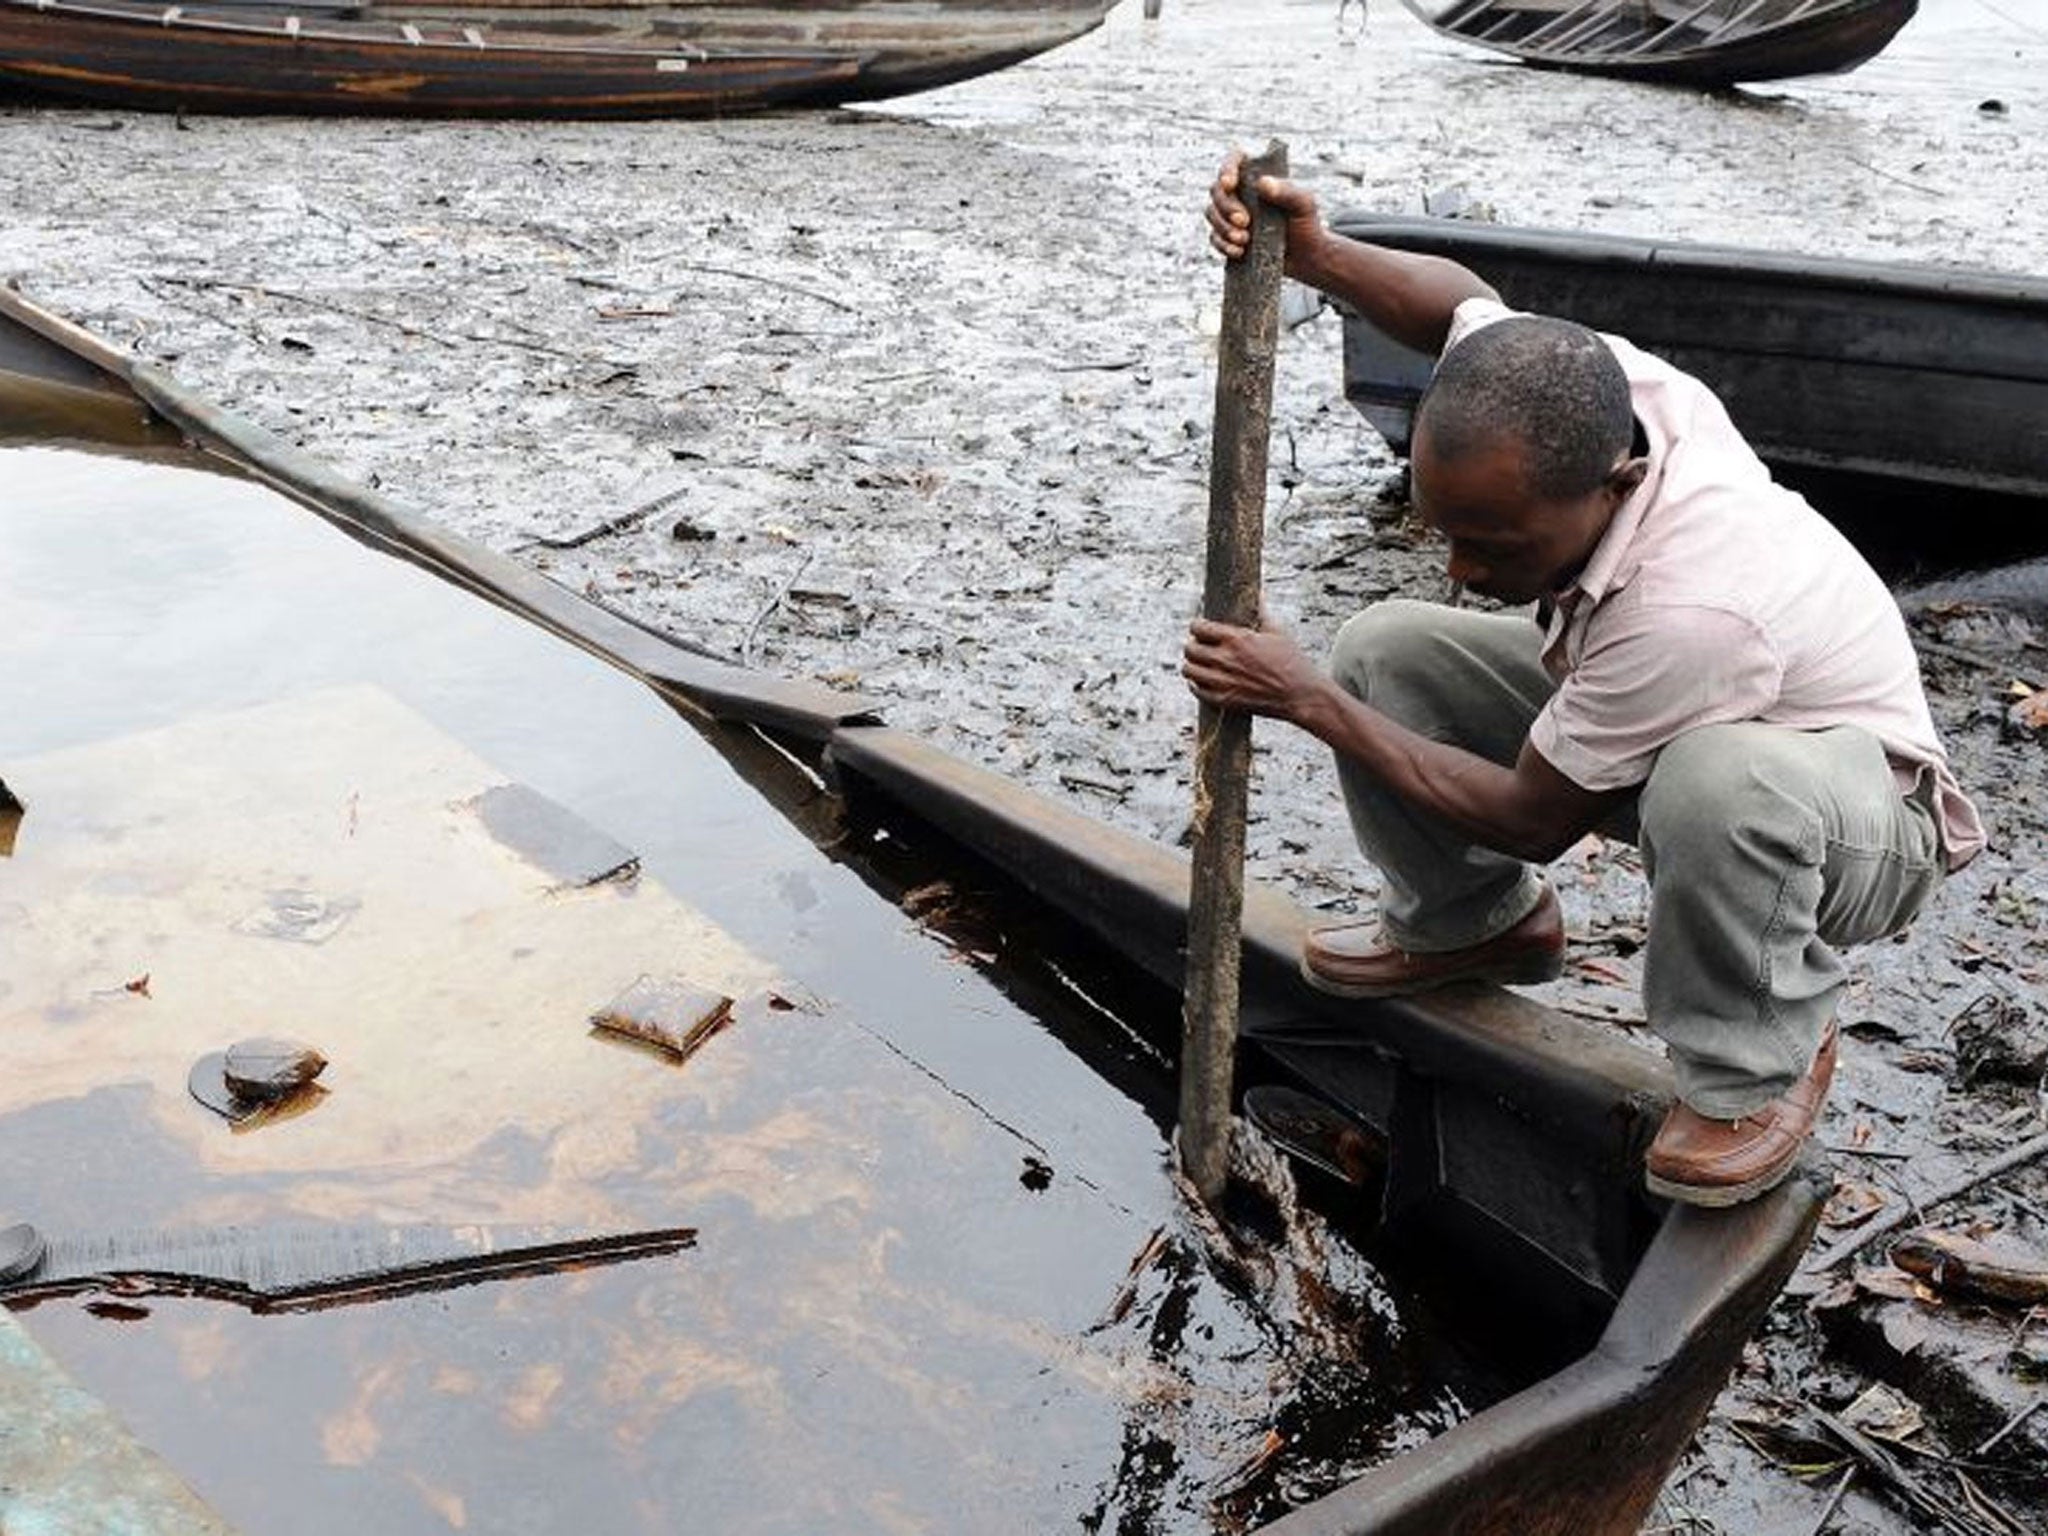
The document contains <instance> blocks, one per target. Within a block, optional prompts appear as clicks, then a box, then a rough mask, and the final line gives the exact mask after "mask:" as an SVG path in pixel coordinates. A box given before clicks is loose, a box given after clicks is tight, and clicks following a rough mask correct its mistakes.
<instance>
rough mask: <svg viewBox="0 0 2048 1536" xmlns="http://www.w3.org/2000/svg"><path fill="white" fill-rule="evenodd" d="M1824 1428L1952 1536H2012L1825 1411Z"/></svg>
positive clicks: (1820, 1413) (1821, 1413) (1819, 1413)
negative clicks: (1936, 1487)
mask: <svg viewBox="0 0 2048 1536" xmlns="http://www.w3.org/2000/svg"><path fill="white" fill-rule="evenodd" d="M1813 1413H1814V1417H1815V1418H1816V1419H1818V1420H1819V1421H1820V1424H1821V1427H1822V1428H1824V1429H1825V1430H1827V1432H1828V1433H1829V1434H1830V1435H1832V1436H1834V1438H1835V1439H1836V1440H1838V1441H1840V1442H1841V1444H1842V1445H1843V1446H1844V1447H1845V1448H1846V1449H1847V1450H1848V1451H1849V1452H1850V1453H1851V1454H1852V1455H1854V1456H1855V1457H1856V1459H1857V1461H1859V1462H1860V1463H1861V1464H1862V1465H1863V1466H1865V1467H1867V1468H1868V1469H1869V1470H1870V1471H1871V1472H1873V1473H1875V1474H1876V1476H1877V1478H1878V1480H1879V1481H1881V1482H1882V1483H1884V1485H1885V1486H1886V1487H1888V1488H1890V1489H1891V1490H1892V1491H1893V1492H1895V1493H1897V1494H1898V1495H1899V1497H1900V1498H1902V1499H1904V1500H1905V1502H1906V1503H1907V1504H1908V1505H1909V1506H1911V1507H1912V1508H1913V1509H1914V1510H1915V1511H1917V1512H1918V1513H1920V1514H1922V1515H1925V1516H1927V1517H1929V1518H1931V1519H1932V1520H1933V1521H1934V1522H1935V1523H1936V1524H1937V1525H1938V1526H1939V1527H1940V1528H1941V1529H1942V1530H1944V1531H1947V1532H1950V1533H1951V1536H2010V1529H2009V1527H2006V1526H2004V1525H2003V1524H1994V1523H1993V1522H1992V1521H1991V1520H1989V1519H1987V1518H1985V1517H1984V1516H1982V1515H1980V1514H1979V1513H1978V1512H1977V1511H1976V1510H1974V1509H1972V1508H1971V1507H1970V1506H1969V1505H1968V1504H1967V1503H1959V1502H1957V1501H1956V1500H1955V1499H1952V1498H1950V1497H1949V1496H1948V1495H1947V1494H1945V1493H1942V1492H1940V1491H1939V1490H1938V1489H1935V1488H1932V1487H1929V1486H1928V1484H1927V1482H1926V1480H1925V1479H1924V1478H1922V1477H1920V1476H1918V1475H1917V1474H1915V1473H1914V1472H1912V1471H1910V1470H1909V1469H1908V1468H1907V1467H1906V1466H1905V1465H1904V1464H1903V1463H1902V1462H1900V1460H1899V1459H1898V1458H1897V1457H1895V1456H1893V1455H1892V1454H1891V1453H1890V1452H1889V1451H1887V1450H1885V1449H1884V1447H1882V1446H1881V1445H1879V1444H1878V1443H1877V1442H1876V1441H1875V1440H1872V1439H1871V1438H1870V1437H1869V1436H1868V1435H1865V1434H1864V1433H1863V1432H1862V1431H1861V1430H1858V1429H1856V1428H1854V1427H1852V1426H1851V1425H1849V1424H1846V1423H1844V1422H1843V1421H1842V1420H1841V1419H1838V1418H1836V1417H1835V1415H1833V1414H1832V1413H1829V1412H1828V1411H1827V1410H1826V1409H1824V1408H1816V1409H1814V1410H1813Z"/></svg>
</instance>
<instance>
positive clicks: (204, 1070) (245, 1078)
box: [185, 1038, 327, 1126]
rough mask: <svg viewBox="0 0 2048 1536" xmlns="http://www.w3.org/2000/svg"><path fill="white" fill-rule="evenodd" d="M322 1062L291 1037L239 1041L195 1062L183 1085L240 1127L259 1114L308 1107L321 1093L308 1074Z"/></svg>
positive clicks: (277, 1115) (272, 1114) (322, 1066)
mask: <svg viewBox="0 0 2048 1536" xmlns="http://www.w3.org/2000/svg"><path fill="white" fill-rule="evenodd" d="M326 1066H327V1058H326V1057H325V1056H323V1055H321V1054H320V1053H319V1052H318V1051H316V1050H314V1049H313V1047H311V1046H310V1045H302V1044H300V1043H299V1042H298V1041H296V1040H274V1039H260V1038H259V1039H251V1040H242V1041H238V1042H236V1043H235V1044H234V1045H231V1046H229V1047H228V1048H227V1049H226V1050H225V1051H210V1052H208V1053H207V1054H206V1055H204V1056H202V1057H200V1058H199V1060H197V1061H195V1062H194V1063H193V1064H192V1070H191V1072H190V1073H189V1074H187V1076H186V1078H185V1089H186V1091H187V1092H188V1093H190V1094H191V1095H192V1097H193V1098H195V1099H197V1100H198V1101H199V1102H200V1103H201V1104H204V1105H205V1106H206V1107H207V1108H208V1109H210V1110H212V1111H213V1112H214V1113H215V1114H217V1115H219V1116H220V1117H221V1118H222V1119H224V1120H226V1121H227V1122H228V1123H229V1124H230V1125H235V1126H242V1125H247V1124H249V1123H250V1122H252V1121H254V1120H255V1119H256V1118H257V1117H258V1116H262V1117H264V1118H266V1119H275V1118H282V1116H283V1115H284V1114H285V1113H287V1112H296V1110H297V1109H298V1108H311V1107H312V1105H313V1103H314V1102H315V1101H316V1099H317V1098H318V1097H319V1096H320V1095H321V1093H322V1090H320V1089H318V1088H316V1087H315V1086H314V1083H313V1079H314V1078H316V1077H318V1076H319V1075H320V1074H321V1072H322V1071H324V1070H325V1069H326Z"/></svg>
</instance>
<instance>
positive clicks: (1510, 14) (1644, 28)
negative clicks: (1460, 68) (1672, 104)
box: [1404, 0, 1919, 86]
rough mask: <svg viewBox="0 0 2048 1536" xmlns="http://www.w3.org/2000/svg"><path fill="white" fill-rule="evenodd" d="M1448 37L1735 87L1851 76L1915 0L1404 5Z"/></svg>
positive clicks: (1609, 69)
mask: <svg viewBox="0 0 2048 1536" xmlns="http://www.w3.org/2000/svg"><path fill="white" fill-rule="evenodd" d="M1404 3H1405V4H1406V5H1407V7H1408V9H1409V10H1411V11H1413V12H1414V13H1415V14H1416V15H1417V16H1419V17H1421V18H1422V20H1423V21H1424V22H1426V23H1428V24H1429V26H1431V27H1432V28H1434V29H1435V30H1436V31H1438V32H1441V33H1443V34H1444V35H1445V36H1446V37H1454V38H1457V39H1458V40H1459V41H1461V42H1467V43H1478V44H1480V45H1481V46H1482V47H1486V48H1494V49H1498V50H1499V51H1500V52H1502V53H1509V54H1513V55H1514V56H1515V57H1516V58H1518V59H1521V60H1523V61H1524V62H1525V63H1529V64H1535V65H1538V66H1541V67H1543V68H1547V69H1572V70H1579V71H1582V72H1585V73H1589V74H1600V75H1622V76H1627V77H1629V78H1633V79H1637V80H1659V81H1665V82H1669V83H1672V84H1678V85H1694V86H1729V85H1734V84H1736V83H1738V82H1740V81H1745V80H1752V81H1753V80H1783V79H1787V78H1789V77H1791V76H1795V75H1825V74H1834V73H1838V72H1839V71H1841V70H1845V69H1854V68H1855V67H1856V66H1857V65H1858V64H1861V63H1863V62H1864V61H1865V60H1867V59H1869V58H1871V57H1873V56H1874V55H1876V54H1877V53H1878V51H1879V50H1880V49H1882V48H1883V47H1884V45H1885V44H1886V43H1888V42H1890V41H1891V40H1892V37H1893V36H1894V35H1895V34H1896V33H1897V32H1898V30H1899V28H1901V27H1903V26H1904V25H1905V24H1906V23H1907V22H1908V21H1910V20H1912V18H1913V13H1914V11H1915V10H1917V9H1918V8H1919V0H1404Z"/></svg>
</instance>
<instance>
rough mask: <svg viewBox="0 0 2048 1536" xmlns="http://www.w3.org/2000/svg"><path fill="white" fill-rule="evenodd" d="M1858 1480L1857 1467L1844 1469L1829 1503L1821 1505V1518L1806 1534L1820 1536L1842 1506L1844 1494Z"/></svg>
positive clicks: (1829, 1498) (1829, 1497)
mask: <svg viewBox="0 0 2048 1536" xmlns="http://www.w3.org/2000/svg"><path fill="white" fill-rule="evenodd" d="M1855 1480H1856V1468H1855V1467H1854V1466H1853V1465H1851V1466H1848V1467H1844V1468H1843V1469H1842V1476H1841V1479H1840V1480H1839V1481H1838V1482H1836V1484H1835V1491H1834V1492H1833V1493H1831V1494H1829V1495H1828V1501H1827V1503H1825V1504H1823V1505H1822V1506H1821V1511H1820V1518H1819V1519H1818V1520H1816V1521H1814V1522H1813V1528H1812V1529H1811V1530H1809V1531H1808V1532H1807V1533H1806V1536H1820V1533H1821V1532H1822V1531H1824V1530H1826V1529H1827V1528H1828V1522H1829V1521H1830V1520H1832V1519H1834V1518H1835V1511H1836V1510H1838V1509H1840V1508H1841V1507H1842V1496H1843V1495H1844V1494H1846V1493H1847V1492H1848V1491H1849V1485H1850V1484H1851V1483H1853V1482H1854V1481H1855Z"/></svg>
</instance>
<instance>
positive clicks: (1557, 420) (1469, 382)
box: [1412, 315, 1647, 602]
mask: <svg viewBox="0 0 2048 1536" xmlns="http://www.w3.org/2000/svg"><path fill="white" fill-rule="evenodd" d="M1634 432H1635V416H1634V413H1633V411H1632V410H1631V408H1630V406H1629V390H1628V379H1627V377H1626V376H1625V375H1624V374H1623V373H1622V371H1621V364H1620V362H1619V361H1617V360H1616V358H1615V356H1614V354H1613V352H1611V351H1610V350H1609V349H1608V347H1607V344H1606V343H1605V342H1603V341H1601V340H1600V338H1599V337H1598V336H1595V335H1594V334H1593V333H1592V332H1591V331H1589V330H1587V329H1586V328H1585V327H1584V326H1581V325H1573V324H1572V323H1571V322H1570V321H1567V320H1552V319H1546V318H1542V317H1538V316H1533V315H1518V316H1514V317H1512V318H1510V319H1506V320H1498V321H1495V322H1494V323H1493V324H1491V325H1488V326H1484V327H1482V328H1480V329H1479V330H1476V331H1474V332H1473V333H1472V334H1471V335H1469V336H1467V337H1466V338H1465V339H1464V340H1462V341H1460V342H1459V343H1458V344H1457V345H1456V346H1455V347H1453V348H1451V350H1450V351H1449V352H1447V353H1445V354H1444V357H1443V360H1442V361H1441V362H1440V363H1438V364H1437V369H1436V374H1435V377H1434V378H1432V379H1431V380H1430V384H1429V388H1428V389H1427V390H1425V391H1424V392H1423V396H1422V402H1421V404H1420V405H1418V406H1417V407H1416V411H1415V431H1414V444H1413V446H1414V453H1413V459H1412V462H1413V465H1414V489H1415V503H1416V507H1417V509H1418V510H1419V511H1420V512H1421V514H1422V516H1423V518H1424V519H1425V520H1426V521H1427V522H1429V523H1430V524H1431V526H1433V527H1435V528H1436V529H1437V530H1438V531H1439V532H1441V533H1442V534H1444V535H1445V537H1447V538H1448V539H1449V540H1450V542H1451V559H1450V573H1451V576H1452V577H1453V578H1454V579H1456V580H1458V581H1462V582H1464V583H1465V584H1466V585H1467V586H1469V587H1470V588H1471V589H1472V590H1473V591H1474V592H1477V593H1479V594H1480V595H1481V596H1483V597H1493V598H1498V599H1500V600H1501V601H1503V602H1528V601H1530V600H1531V599H1534V598H1537V597H1541V596H1542V595H1544V594H1545V593H1547V592H1553V591H1555V590H1557V589H1558V588H1560V587H1562V586H1563V585H1565V584H1566V583H1567V582H1569V581H1570V580H1571V578H1572V577H1573V576H1575V575H1577V574H1578V571H1579V569H1580V568H1581V567H1582V566H1584V564H1585V563H1586V560H1587V558H1588V557H1589V556H1590V555H1591V554H1592V552H1593V547H1594V546H1595V545H1596V544H1597V543H1599V541H1600V535H1601V534H1602V533H1604V532H1605V531H1606V528H1607V524H1608V522H1609V520H1611V519H1612V517H1613V516H1614V512H1615V509H1616V508H1618V507H1619V506H1620V505H1621V504H1622V502H1623V501H1625V500H1626V499H1627V498H1628V495H1629V493H1630V492H1631V491H1633V490H1634V489H1635V488H1636V486H1637V485H1638V484H1640V483H1641V481H1642V478H1643V473H1644V470H1645V469H1646V468H1647V465H1646V462H1645V461H1644V460H1642V459H1638V458H1631V457H1630V456H1629V449H1630V445H1631V443H1632V441H1633V438H1634Z"/></svg>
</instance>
